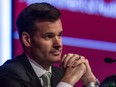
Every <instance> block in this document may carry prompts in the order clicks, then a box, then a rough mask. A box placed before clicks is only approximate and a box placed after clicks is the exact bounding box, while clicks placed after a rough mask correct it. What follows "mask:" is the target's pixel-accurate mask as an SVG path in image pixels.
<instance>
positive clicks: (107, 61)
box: [104, 57, 115, 63]
mask: <svg viewBox="0 0 116 87" xmlns="http://www.w3.org/2000/svg"><path fill="white" fill-rule="evenodd" d="M104 61H105V62H106V63H113V62H115V61H114V59H113V58H109V57H106V58H105V59H104Z"/></svg>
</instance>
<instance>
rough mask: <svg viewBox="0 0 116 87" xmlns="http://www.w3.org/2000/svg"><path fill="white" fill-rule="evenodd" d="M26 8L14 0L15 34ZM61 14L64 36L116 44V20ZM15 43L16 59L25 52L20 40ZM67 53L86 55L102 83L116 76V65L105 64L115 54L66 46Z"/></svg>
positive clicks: (76, 14)
mask: <svg viewBox="0 0 116 87" xmlns="http://www.w3.org/2000/svg"><path fill="white" fill-rule="evenodd" d="M106 1H110V0H106ZM26 6H27V5H26V3H25V2H23V3H20V2H18V0H14V2H13V19H14V20H13V27H14V30H13V31H14V32H15V31H17V29H16V24H15V21H16V18H17V16H18V14H19V12H20V11H21V10H22V9H23V8H25V7H26ZM61 13H62V17H61V19H62V24H63V29H64V33H63V34H64V36H68V37H77V38H86V39H91V40H99V41H107V42H114V43H116V39H115V36H116V30H115V29H116V19H113V18H107V17H103V16H99V15H88V14H86V13H80V12H71V11H68V10H61ZM13 42H14V43H13V44H14V49H13V56H14V57H15V56H16V55H19V54H21V53H22V51H23V50H22V47H21V44H20V42H19V40H18V39H15V38H14V40H13ZM65 53H77V54H81V55H84V56H85V57H86V58H87V59H88V60H89V62H90V65H91V68H92V70H93V72H94V74H95V75H96V77H97V78H98V79H99V80H100V81H101V82H102V80H103V79H104V78H105V77H107V76H109V75H112V74H116V69H115V67H116V63H112V64H107V63H104V58H105V57H112V58H116V53H115V52H111V51H102V50H95V49H89V48H81V47H72V46H65V45H64V47H63V54H65Z"/></svg>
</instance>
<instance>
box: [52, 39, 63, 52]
mask: <svg viewBox="0 0 116 87" xmlns="http://www.w3.org/2000/svg"><path fill="white" fill-rule="evenodd" d="M53 47H54V48H55V49H57V50H59V49H60V48H61V47H62V37H55V38H54V43H53Z"/></svg>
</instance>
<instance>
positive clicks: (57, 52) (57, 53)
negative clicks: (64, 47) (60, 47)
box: [50, 51, 61, 56]
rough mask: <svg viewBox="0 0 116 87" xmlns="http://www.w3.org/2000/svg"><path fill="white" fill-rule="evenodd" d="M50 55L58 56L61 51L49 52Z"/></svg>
mask: <svg viewBox="0 0 116 87" xmlns="http://www.w3.org/2000/svg"><path fill="white" fill-rule="evenodd" d="M50 53H52V54H53V55H55V56H58V55H60V54H61V51H51V52H50Z"/></svg>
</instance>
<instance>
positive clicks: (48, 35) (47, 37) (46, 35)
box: [44, 34, 54, 40]
mask: <svg viewBox="0 0 116 87" xmlns="http://www.w3.org/2000/svg"><path fill="white" fill-rule="evenodd" d="M53 37H54V34H45V35H44V38H45V39H46V40H48V39H51V38H53Z"/></svg>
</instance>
